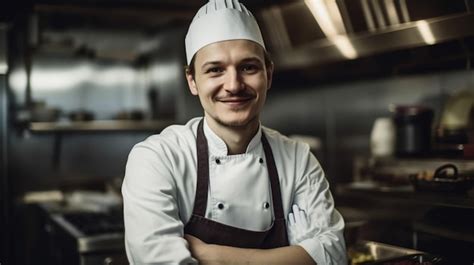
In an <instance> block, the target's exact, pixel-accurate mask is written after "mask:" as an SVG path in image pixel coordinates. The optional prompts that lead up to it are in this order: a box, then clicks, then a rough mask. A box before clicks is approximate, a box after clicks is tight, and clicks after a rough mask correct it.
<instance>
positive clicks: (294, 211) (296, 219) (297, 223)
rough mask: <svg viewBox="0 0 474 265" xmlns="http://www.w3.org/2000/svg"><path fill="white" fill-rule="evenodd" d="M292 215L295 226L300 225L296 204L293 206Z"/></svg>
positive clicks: (298, 209)
mask: <svg viewBox="0 0 474 265" xmlns="http://www.w3.org/2000/svg"><path fill="white" fill-rule="evenodd" d="M293 215H294V216H295V223H296V225H300V224H301V217H300V208H299V207H298V205H296V204H293Z"/></svg>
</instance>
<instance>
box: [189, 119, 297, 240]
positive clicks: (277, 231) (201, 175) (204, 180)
mask: <svg viewBox="0 0 474 265" xmlns="http://www.w3.org/2000/svg"><path fill="white" fill-rule="evenodd" d="M203 120H204V119H203ZM203 120H201V122H200V123H199V126H198V131H197V143H196V145H197V167H198V172H197V185H196V186H197V187H196V197H195V200H194V209H193V214H192V216H191V219H190V220H189V222H188V223H187V224H186V226H185V227H184V233H185V234H189V235H192V236H195V237H197V238H199V239H201V240H202V241H204V242H206V243H208V244H217V245H225V246H232V247H241V248H259V249H269V248H277V247H283V246H288V245H289V244H288V235H287V232H286V223H285V217H284V214H283V207H282V199H281V191H280V182H279V180H278V172H277V169H276V166H275V160H274V159H273V153H272V150H271V147H270V144H269V143H268V141H267V138H266V137H265V134H264V133H263V132H262V144H263V150H264V151H265V158H266V161H267V170H268V175H269V177H270V183H271V189H272V200H273V213H274V215H275V220H274V221H273V224H272V226H271V227H270V228H269V229H268V230H266V231H250V230H245V229H242V228H237V227H233V226H230V225H225V224H222V223H219V222H216V221H213V220H211V219H206V218H205V217H204V216H205V213H206V207H207V193H208V189H209V151H208V146H207V140H206V137H205V135H204V130H203Z"/></svg>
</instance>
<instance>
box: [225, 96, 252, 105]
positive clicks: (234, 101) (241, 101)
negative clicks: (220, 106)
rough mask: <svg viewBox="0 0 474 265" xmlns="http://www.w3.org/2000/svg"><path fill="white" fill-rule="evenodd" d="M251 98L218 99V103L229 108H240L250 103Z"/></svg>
mask: <svg viewBox="0 0 474 265" xmlns="http://www.w3.org/2000/svg"><path fill="white" fill-rule="evenodd" d="M252 99H253V97H226V98H221V99H218V101H219V102H221V103H224V104H226V105H230V106H241V105H245V104H247V103H248V102H250V101H251V100H252Z"/></svg>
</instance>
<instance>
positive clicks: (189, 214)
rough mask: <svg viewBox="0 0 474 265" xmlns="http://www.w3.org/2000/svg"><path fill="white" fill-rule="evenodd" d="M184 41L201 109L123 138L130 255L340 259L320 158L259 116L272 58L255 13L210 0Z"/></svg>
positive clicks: (200, 259) (172, 260)
mask: <svg viewBox="0 0 474 265" xmlns="http://www.w3.org/2000/svg"><path fill="white" fill-rule="evenodd" d="M185 43H186V55H187V62H188V67H187V70H186V79H187V82H188V86H189V89H190V91H191V93H192V94H193V95H195V96H198V97H199V100H200V102H201V105H202V107H203V109H204V118H194V119H191V120H190V121H189V122H188V123H187V124H185V125H181V126H178V125H173V126H170V127H168V128H166V129H165V130H163V131H162V132H161V133H160V134H159V135H154V136H151V137H149V138H148V139H146V140H145V141H144V142H142V143H139V144H137V145H136V146H135V147H134V148H133V149H132V151H131V153H130V155H129V159H128V162H127V167H126V174H125V178H124V183H123V186H122V193H123V198H124V216H125V244H126V250H127V255H128V258H129V261H130V263H131V264H196V263H199V264H316V263H317V264H324V265H327V264H347V263H346V254H345V246H344V239H343V236H342V231H343V229H344V221H343V220H342V217H341V215H340V214H339V213H338V212H337V211H336V210H335V209H334V202H333V199H332V196H331V194H330V191H329V186H328V183H327V181H326V179H325V178H324V173H323V171H322V169H321V167H320V165H319V163H318V161H317V160H316V158H315V157H314V156H313V155H312V154H311V153H310V150H309V147H308V146H307V145H305V144H302V143H298V142H295V141H293V140H290V139H288V138H287V137H284V136H282V135H281V134H279V133H278V132H276V131H274V130H271V129H269V128H266V127H263V126H261V125H260V112H261V110H262V108H263V105H264V102H265V99H266V93H267V91H268V89H269V88H270V86H271V81H272V74H273V64H272V62H271V61H270V59H269V57H268V55H267V53H266V50H265V46H264V43H263V39H262V36H261V33H260V30H259V28H258V25H257V23H256V21H255V18H254V17H253V16H252V14H251V13H250V12H249V11H248V10H247V9H246V8H245V7H244V6H243V5H242V4H240V3H239V2H238V1H237V0H211V1H210V2H209V3H207V4H206V5H205V6H203V7H202V8H201V9H200V10H199V11H198V13H197V14H196V16H195V18H194V19H193V21H192V23H191V25H190V27H189V30H188V33H187V36H186V40H185ZM285 217H287V218H285Z"/></svg>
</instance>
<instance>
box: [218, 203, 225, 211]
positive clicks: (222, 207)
mask: <svg viewBox="0 0 474 265" xmlns="http://www.w3.org/2000/svg"><path fill="white" fill-rule="evenodd" d="M217 208H219V210H222V209H224V204H223V203H222V202H219V203H218V204H217Z"/></svg>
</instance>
